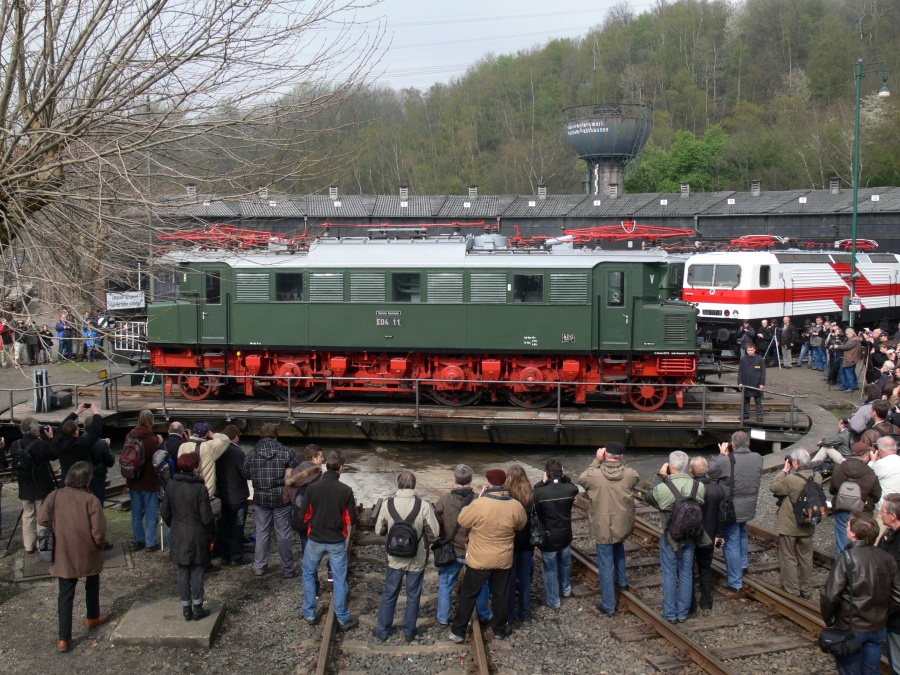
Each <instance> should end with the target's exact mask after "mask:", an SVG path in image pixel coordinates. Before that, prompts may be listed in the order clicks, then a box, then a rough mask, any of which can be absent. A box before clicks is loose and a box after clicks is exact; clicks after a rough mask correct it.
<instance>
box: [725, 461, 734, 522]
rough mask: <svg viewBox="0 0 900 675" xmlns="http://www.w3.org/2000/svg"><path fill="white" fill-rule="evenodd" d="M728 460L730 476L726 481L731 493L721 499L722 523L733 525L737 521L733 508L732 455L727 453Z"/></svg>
mask: <svg viewBox="0 0 900 675" xmlns="http://www.w3.org/2000/svg"><path fill="white" fill-rule="evenodd" d="M728 460H729V461H730V462H731V477H730V478H729V480H728V482H729V483H730V484H731V494H730V495H729V496H728V497H725V498H724V499H723V500H722V514H723V518H724V522H723V523H722V525H724V526H726V527H727V526H728V525H734V524H735V523H736V522H737V513H736V512H735V510H734V455H732V454H729V455H728Z"/></svg>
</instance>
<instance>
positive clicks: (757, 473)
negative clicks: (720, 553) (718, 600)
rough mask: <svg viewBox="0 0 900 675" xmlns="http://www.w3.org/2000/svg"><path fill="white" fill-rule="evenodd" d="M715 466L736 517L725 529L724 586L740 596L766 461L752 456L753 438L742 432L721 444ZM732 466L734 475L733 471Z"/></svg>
mask: <svg viewBox="0 0 900 675" xmlns="http://www.w3.org/2000/svg"><path fill="white" fill-rule="evenodd" d="M732 460H734V461H733V462H732ZM714 465H715V466H718V468H719V470H720V471H721V472H722V480H721V484H722V489H723V490H724V491H725V492H726V493H728V494H734V513H735V516H736V517H737V521H736V522H735V523H734V524H732V525H727V526H726V527H725V565H726V567H727V568H728V581H726V582H725V584H723V588H725V589H726V590H732V591H736V592H740V591H741V590H742V589H743V587H744V582H743V578H744V577H743V575H744V574H745V573H746V571H747V565H748V564H749V558H748V555H747V545H748V538H747V523H748V522H749V521H751V520H753V518H755V517H756V501H757V498H758V497H759V484H760V481H761V480H762V465H763V461H762V457H761V456H760V455H759V454H758V453H755V452H750V437H749V436H748V435H747V434H746V433H745V432H743V431H735V432H734V433H733V434H732V435H731V443H720V444H719V455H718V457H715V458H713V459H711V460H710V462H709V466H710V467H712V466H714ZM732 465H734V474H732V471H731V467H732ZM732 480H733V481H734V486H733V487H734V491H733V493H732V490H731V488H732V484H731V481H732Z"/></svg>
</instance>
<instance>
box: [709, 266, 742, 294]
mask: <svg viewBox="0 0 900 675" xmlns="http://www.w3.org/2000/svg"><path fill="white" fill-rule="evenodd" d="M740 282H741V266H740V265H716V278H715V283H714V284H713V286H722V287H725V288H734V287H735V286H737V285H738V284H739V283H740Z"/></svg>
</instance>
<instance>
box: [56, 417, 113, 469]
mask: <svg viewBox="0 0 900 675" xmlns="http://www.w3.org/2000/svg"><path fill="white" fill-rule="evenodd" d="M88 408H90V409H91V413H92V417H91V423H90V424H89V425H85V430H84V433H83V434H81V433H79V431H78V417H79V416H80V415H81V413H83V412H84V411H85V410H87V409H88ZM102 434H103V418H102V417H101V416H100V411H98V410H97V406H96V405H95V404H94V403H93V402H91V403H79V404H78V407H77V408H76V409H75V412H72V413H69V414H68V415H67V416H66V418H65V419H64V420H63V421H62V424H60V425H59V433H58V434H56V435H55V436H54V438H53V444H54V445H55V446H56V454H57V457H59V473H60V480H62V481H65V479H66V473H67V472H68V471H69V467H70V466H72V465H73V464H75V462H88V463H90V464H93V462H92V461H91V448H92V447H93V446H94V443H96V442H97V440H98V439H99V438H100V436H101V435H102Z"/></svg>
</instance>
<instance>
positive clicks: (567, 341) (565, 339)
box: [562, 333, 575, 345]
mask: <svg viewBox="0 0 900 675" xmlns="http://www.w3.org/2000/svg"><path fill="white" fill-rule="evenodd" d="M562 343H563V344H564V345H573V344H575V333H563V334H562Z"/></svg>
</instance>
